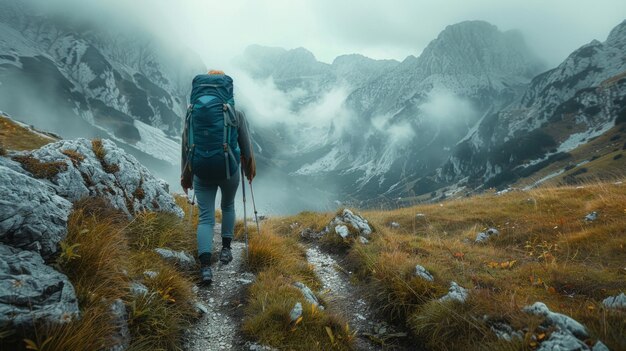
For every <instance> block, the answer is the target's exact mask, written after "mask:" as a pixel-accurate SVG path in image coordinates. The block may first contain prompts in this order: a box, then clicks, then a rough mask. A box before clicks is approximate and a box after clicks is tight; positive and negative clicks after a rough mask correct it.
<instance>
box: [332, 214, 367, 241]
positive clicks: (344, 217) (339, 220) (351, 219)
mask: <svg viewBox="0 0 626 351" xmlns="http://www.w3.org/2000/svg"><path fill="white" fill-rule="evenodd" d="M330 224H331V226H333V225H334V226H337V225H340V224H343V225H350V226H351V227H353V228H354V229H355V230H357V231H358V232H359V234H361V235H363V236H365V237H367V236H369V235H370V234H372V228H371V227H370V225H369V223H368V222H367V220H366V219H365V218H363V217H361V216H360V215H358V214H354V213H353V212H352V211H350V210H349V209H347V208H346V209H344V210H343V212H342V213H341V216H337V217H335V218H334V219H333V220H332V221H331V222H330ZM335 228H336V227H335Z"/></svg>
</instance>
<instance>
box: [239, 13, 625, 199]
mask: <svg viewBox="0 0 626 351" xmlns="http://www.w3.org/2000/svg"><path fill="white" fill-rule="evenodd" d="M625 41H626V21H624V22H622V23H621V24H619V25H618V26H617V27H615V28H614V29H613V30H612V31H611V33H610V34H609V36H608V38H607V39H606V41H604V42H600V41H597V40H594V41H593V42H591V43H589V44H586V45H584V46H582V47H581V48H580V49H578V50H576V51H575V52H573V53H572V54H571V55H569V56H568V57H567V59H566V60H565V61H564V62H563V63H561V64H560V65H559V66H558V67H556V68H553V69H549V70H546V66H545V64H543V63H542V61H541V60H540V59H539V58H538V57H537V56H536V55H535V54H533V53H532V52H531V50H530V49H529V48H528V47H527V45H526V43H525V42H524V39H523V37H522V35H521V34H520V33H519V32H517V31H507V32H502V31H500V30H498V28H497V27H495V26H493V25H491V24H489V23H486V22H484V21H466V22H461V23H458V24H454V25H450V26H448V27H446V28H445V29H444V30H443V31H442V32H441V33H440V34H439V36H438V37H437V38H436V39H434V40H433V41H432V42H431V43H430V44H429V45H428V46H427V47H426V48H425V49H424V51H423V52H422V53H421V55H419V56H418V57H414V56H409V57H407V58H406V59H405V60H404V61H402V62H400V63H396V62H393V61H391V62H390V61H384V62H379V61H374V60H367V59H363V58H362V57H360V56H350V55H348V56H342V57H340V58H338V59H337V60H335V62H333V64H332V65H327V64H323V63H320V62H318V61H316V60H315V59H314V56H313V55H312V54H311V53H309V52H307V51H306V50H305V49H302V48H299V49H294V50H291V51H286V50H283V49H276V48H261V47H258V46H255V47H252V48H249V49H248V50H247V51H246V54H245V55H244V57H247V58H248V60H247V62H255V65H254V67H252V66H249V65H248V66H246V65H245V64H243V65H242V67H244V68H246V69H248V70H249V72H251V74H253V75H254V76H255V77H258V78H261V79H265V78H267V77H273V78H274V79H275V82H276V86H277V87H278V88H279V89H282V90H283V91H289V90H291V89H294V88H300V89H305V90H306V91H307V93H308V94H307V95H306V96H307V99H306V101H307V102H309V103H314V101H315V100H316V99H320V98H321V96H323V93H324V91H326V92H327V91H329V90H330V88H329V87H332V86H333V84H337V82H338V81H341V82H343V83H345V84H347V85H348V86H349V94H348V95H347V97H346V99H345V103H344V107H346V108H347V109H348V111H349V112H350V116H349V117H344V118H345V119H348V120H349V122H348V123H347V124H348V127H344V128H341V129H340V128H337V126H336V125H335V123H336V119H335V120H332V121H331V123H330V124H329V125H327V126H325V128H326V130H327V133H326V135H325V137H324V138H319V139H318V142H317V143H315V144H314V145H310V144H309V145H307V147H306V148H303V151H302V152H300V153H297V152H295V153H294V152H291V153H290V154H289V155H288V156H287V157H285V158H284V160H281V161H282V164H285V165H286V166H284V167H285V169H287V170H288V171H289V172H290V174H291V176H293V177H302V178H304V179H306V181H307V182H310V183H311V184H316V185H317V186H319V187H324V185H325V184H329V183H333V184H340V188H341V192H342V194H343V195H344V196H345V197H344V199H355V200H358V201H360V202H359V203H360V204H364V203H370V201H371V200H373V201H374V202H373V203H375V202H377V201H384V200H390V199H395V198H397V197H415V196H419V195H423V194H429V193H431V192H434V193H437V191H438V190H439V191H440V193H439V195H441V193H443V192H442V191H441V189H444V190H445V189H451V188H454V189H459V188H464V189H471V190H476V189H480V188H486V187H492V186H495V187H506V186H507V185H509V184H511V183H513V182H514V181H516V180H517V179H519V178H521V177H528V176H532V175H533V174H534V173H535V172H537V171H538V170H540V169H541V168H543V167H545V166H547V165H548V164H550V163H551V162H552V161H555V160H559V159H564V158H567V156H568V155H567V152H568V151H571V150H572V149H574V148H576V147H577V146H579V145H581V144H584V143H585V141H586V140H590V139H592V138H594V137H596V136H598V135H601V134H603V133H604V132H606V131H607V130H609V129H610V128H611V127H613V126H614V125H615V120H616V119H617V118H618V116H620V115H623V114H624V113H625V108H626V104H625V94H624V88H625V85H626V84H625V83H626V79H624V77H626V64H625V63H626V55H625V54H624V52H626V49H625V47H624V42H625ZM305 57H306V59H303V58H305ZM337 61H342V62H343V63H344V65H343V66H344V67H348V68H350V69H351V70H348V71H346V70H339V69H337ZM272 64H275V66H272ZM255 69H258V70H255ZM259 72H265V75H261V74H260V73H259ZM360 72H368V75H367V76H365V75H360V74H358V73H360ZM337 76H339V77H357V79H351V80H350V79H347V78H345V79H344V80H343V81H342V80H341V78H338V77H337ZM344 124H346V122H345V121H344ZM285 132H288V131H284V130H283V131H281V132H280V133H279V134H282V133H285ZM289 146H290V145H287V146H282V148H289ZM433 195H435V194H433ZM363 201H365V202H363Z"/></svg>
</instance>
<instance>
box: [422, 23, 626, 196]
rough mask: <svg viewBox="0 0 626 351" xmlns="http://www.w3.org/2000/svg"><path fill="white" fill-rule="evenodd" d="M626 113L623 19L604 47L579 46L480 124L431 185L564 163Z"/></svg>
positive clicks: (506, 178) (499, 180)
mask: <svg viewBox="0 0 626 351" xmlns="http://www.w3.org/2000/svg"><path fill="white" fill-rule="evenodd" d="M625 113H626V21H624V22H622V23H621V24H619V25H618V26H617V27H615V28H614V29H613V30H612V31H611V33H610V34H609V36H608V38H607V40H606V41H604V42H599V41H597V40H594V41H592V42H591V43H589V44H587V45H584V46H582V47H581V48H579V49H578V50H576V51H574V52H573V53H572V54H571V55H570V56H569V57H567V59H566V60H565V61H564V62H563V63H561V64H560V65H559V66H558V67H556V68H554V69H552V70H549V71H547V72H545V73H542V74H540V75H538V76H537V77H535V78H534V79H533V80H532V82H531V84H530V85H529V87H528V89H527V90H526V91H525V93H524V96H523V98H522V99H521V100H520V101H519V102H517V103H515V104H512V105H510V106H508V107H507V108H505V109H503V110H501V111H499V112H497V113H493V114H490V115H489V116H488V117H486V118H485V119H483V120H482V121H481V123H480V125H479V126H478V127H477V128H476V130H475V131H474V132H473V133H472V134H471V135H470V136H468V138H466V139H465V140H463V141H462V142H460V143H459V144H458V145H457V146H456V148H455V150H454V154H453V155H452V156H451V157H450V159H449V161H448V162H447V163H446V164H445V165H444V166H443V167H442V168H441V169H440V170H439V171H438V174H437V176H436V177H434V179H435V180H436V181H437V182H439V183H451V182H456V181H459V180H460V179H463V178H466V177H469V178H468V181H469V183H470V185H473V186H479V185H481V184H483V183H486V184H487V185H500V184H506V183H509V182H511V181H514V180H515V179H517V178H519V177H525V176H528V175H529V174H532V173H533V172H535V171H537V170H538V169H540V168H541V167H545V166H546V165H548V164H549V163H550V160H554V159H556V158H563V157H568V156H567V154H566V153H567V152H569V151H571V150H573V149H575V148H576V147H578V146H579V145H581V144H584V143H586V142H588V141H589V140H591V139H592V138H594V137H597V136H598V135H601V134H603V133H604V132H606V131H607V130H609V129H610V128H611V127H613V125H614V124H615V120H616V118H617V117H618V116H619V115H623V114H625Z"/></svg>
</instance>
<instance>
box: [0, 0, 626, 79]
mask: <svg viewBox="0 0 626 351" xmlns="http://www.w3.org/2000/svg"><path fill="white" fill-rule="evenodd" d="M0 1H2V0H0ZM58 1H71V2H72V1H73V2H76V3H80V4H81V5H84V4H86V3H89V4H91V5H92V7H95V8H97V9H96V10H95V11H94V9H92V12H94V13H95V14H96V15H100V14H101V13H102V12H103V11H102V10H103V8H106V9H107V10H110V11H112V12H118V13H120V14H124V15H127V16H128V15H130V16H133V17H134V18H136V19H137V20H138V21H142V22H145V23H148V24H150V25H151V26H153V28H154V29H155V30H157V31H159V32H160V33H161V34H163V35H171V34H177V35H178V36H179V37H180V40H182V41H183V42H184V43H186V44H187V45H188V46H189V47H191V48H192V49H193V50H194V51H196V52H198V53H199V54H200V55H201V56H202V57H203V59H204V60H205V61H206V63H207V66H209V67H211V66H214V65H213V64H212V63H213V62H218V63H221V62H222V61H223V60H225V59H226V58H228V57H233V56H236V55H237V54H239V53H241V51H242V50H243V49H244V48H245V47H246V46H248V45H250V44H261V45H268V46H281V47H285V48H296V47H299V46H302V47H305V48H307V49H309V50H311V51H312V52H313V53H314V54H315V55H316V57H317V58H318V59H319V60H321V61H324V62H332V60H333V59H334V58H335V57H336V56H338V55H341V54H349V53H361V54H364V55H366V56H369V57H372V58H378V59H382V58H394V59H398V60H402V59H404V58H405V57H406V56H408V55H416V56H417V55H419V53H420V52H421V51H422V50H423V48H424V47H425V46H426V45H427V44H428V43H429V42H430V41H431V40H432V39H434V38H435V37H436V36H437V34H438V33H439V32H441V31H442V30H443V29H444V28H445V27H446V26H447V25H449V24H454V23H457V22H460V21H464V20H476V19H479V20H486V21H488V22H491V23H493V24H495V25H497V26H498V27H499V28H500V29H501V30H509V29H519V30H521V31H522V33H523V34H524V35H525V37H526V39H527V42H528V44H529V46H530V47H531V48H533V49H534V50H535V51H536V53H537V54H538V55H539V56H540V57H542V58H544V59H545V60H546V61H547V63H548V64H550V65H556V64H558V63H559V62H561V61H562V60H563V59H564V58H565V57H566V56H567V55H568V54H569V53H570V52H572V51H573V50H575V49H576V48H578V47H580V46H581V45H583V44H585V43H587V42H589V41H591V40H592V39H599V40H601V41H603V40H605V39H606V36H607V35H608V33H609V31H610V30H611V28H613V27H614V26H616V25H617V24H618V23H620V22H621V21H622V20H624V19H626V1H624V0H594V1H592V0H439V1H424V0H177V1H173V0H171V1H170V0H135V1H126V0H46V2H47V3H51V2H58ZM216 48H219V50H216Z"/></svg>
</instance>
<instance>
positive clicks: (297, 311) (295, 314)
mask: <svg viewBox="0 0 626 351" xmlns="http://www.w3.org/2000/svg"><path fill="white" fill-rule="evenodd" d="M300 317H302V304H301V303H300V302H296V304H295V305H293V308H292V309H291V312H289V318H291V321H292V322H295V321H297V320H298V318H300Z"/></svg>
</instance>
